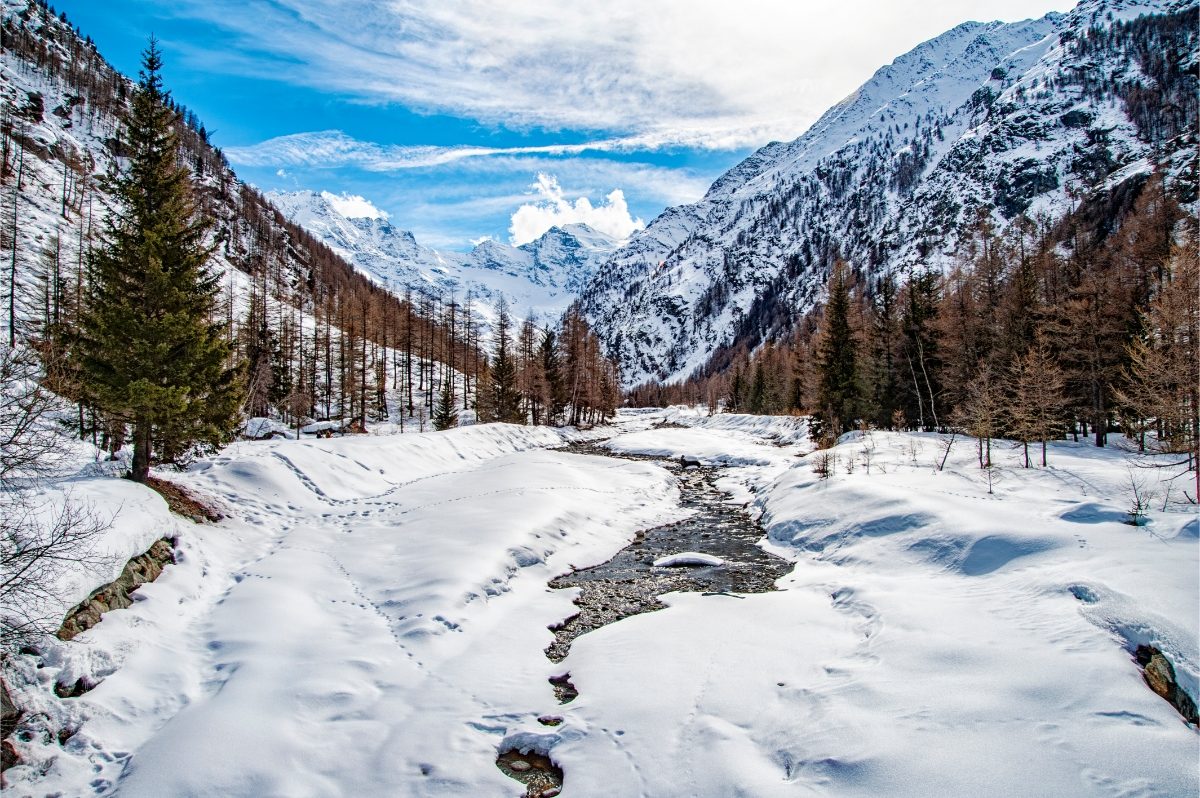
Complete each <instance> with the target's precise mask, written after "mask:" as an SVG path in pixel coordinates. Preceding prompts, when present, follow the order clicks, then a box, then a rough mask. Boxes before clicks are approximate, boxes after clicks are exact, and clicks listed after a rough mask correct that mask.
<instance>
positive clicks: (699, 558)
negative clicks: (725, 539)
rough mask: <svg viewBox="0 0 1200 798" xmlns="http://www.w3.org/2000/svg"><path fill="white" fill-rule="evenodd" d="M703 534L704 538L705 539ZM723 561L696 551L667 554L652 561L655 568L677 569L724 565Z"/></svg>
mask: <svg viewBox="0 0 1200 798" xmlns="http://www.w3.org/2000/svg"><path fill="white" fill-rule="evenodd" d="M707 536H708V535H707V533H705V537H707ZM724 564H725V561H724V560H722V559H721V558H720V557H714V556H712V555H711V554H701V553H700V552H698V551H685V552H681V553H680V554H669V555H667V556H666V557H659V558H658V559H657V560H655V561H654V567H655V568H678V567H680V566H688V565H724Z"/></svg>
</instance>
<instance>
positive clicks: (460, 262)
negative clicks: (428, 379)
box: [267, 191, 621, 321]
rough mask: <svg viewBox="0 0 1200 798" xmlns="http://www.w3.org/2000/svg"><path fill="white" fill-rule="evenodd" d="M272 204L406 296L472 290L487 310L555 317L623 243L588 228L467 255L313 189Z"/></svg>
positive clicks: (273, 195)
mask: <svg viewBox="0 0 1200 798" xmlns="http://www.w3.org/2000/svg"><path fill="white" fill-rule="evenodd" d="M267 199H268V200H270V201H271V203H272V204H273V205H274V206H275V207H277V208H279V209H280V210H281V211H282V212H283V214H284V215H285V216H287V218H288V219H290V220H291V221H293V222H295V223H296V224H298V225H300V226H301V227H303V228H304V229H306V230H308V231H309V232H310V233H312V234H313V235H315V236H316V237H317V238H319V239H320V240H322V241H323V242H325V243H326V244H328V245H329V246H330V247H332V248H333V249H334V250H336V251H337V252H338V253H339V254H341V255H342V256H343V257H344V258H346V259H347V260H348V261H350V262H351V263H353V264H354V265H355V266H356V267H358V269H359V270H361V271H362V272H363V273H364V274H367V275H369V276H370V277H371V278H372V279H374V280H376V281H378V282H380V283H382V284H384V285H387V286H389V287H390V288H392V290H395V291H399V292H403V291H405V290H408V289H411V290H413V291H414V292H418V293H420V292H434V293H436V294H438V295H449V294H452V293H453V294H457V296H458V298H459V299H460V300H461V299H462V298H463V297H464V296H465V294H466V293H467V292H468V291H469V292H471V294H472V295H473V296H475V297H476V298H478V299H480V300H481V301H482V302H483V303H485V304H493V303H494V302H495V301H496V300H497V299H499V298H500V297H504V298H505V299H506V300H507V301H508V304H509V307H510V308H511V309H512V311H513V312H514V313H516V314H518V315H522V316H523V315H525V314H526V313H528V312H529V311H533V312H534V314H535V315H536V316H538V317H539V318H540V319H542V320H544V321H547V320H550V319H552V318H554V317H557V316H558V315H559V314H560V313H561V312H562V311H563V310H565V309H566V307H567V305H569V304H570V303H571V301H572V300H573V299H574V298H575V297H576V296H577V295H578V293H579V292H580V291H581V290H582V289H583V286H584V285H585V284H586V283H587V282H588V280H589V279H590V278H591V277H592V275H593V274H595V272H596V269H597V267H598V266H599V264H600V263H601V262H602V261H604V260H605V259H606V258H607V257H608V256H609V255H611V254H612V253H613V251H615V250H616V249H617V247H618V246H619V245H620V244H621V242H620V241H618V240H616V239H614V238H612V237H611V236H608V235H606V234H604V233H601V232H600V231H598V230H594V229H592V228H591V227H589V226H587V225H586V224H568V225H564V226H563V227H552V228H551V229H550V230H548V231H547V232H546V233H544V234H543V235H542V236H541V237H540V238H538V239H537V240H535V241H531V242H529V243H528V244H522V245H521V246H519V247H511V246H508V245H507V244H502V243H500V242H497V241H492V240H486V241H483V242H481V243H480V244H478V245H477V246H476V247H475V248H474V249H473V250H471V251H470V252H468V253H465V254H464V253H459V252H439V251H437V250H433V249H429V248H427V247H423V246H421V245H420V244H418V243H417V240H416V239H415V238H414V237H413V234H412V233H410V232H408V231H407V230H402V229H400V228H398V227H396V226H394V225H393V224H392V223H391V222H390V221H389V220H388V219H387V217H386V216H383V215H379V214H371V215H367V216H353V215H347V214H348V213H353V211H352V210H347V209H346V208H345V207H342V208H339V203H338V202H337V199H338V198H336V197H333V196H331V195H328V194H325V193H317V192H313V191H293V192H270V193H268V194H267Z"/></svg>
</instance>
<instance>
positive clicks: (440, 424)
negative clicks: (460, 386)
mask: <svg viewBox="0 0 1200 798" xmlns="http://www.w3.org/2000/svg"><path fill="white" fill-rule="evenodd" d="M452 380H453V378H452V377H451V376H450V375H446V378H445V379H444V380H442V392H441V393H440V394H439V395H438V403H437V407H436V408H434V411H433V428H434V429H436V430H446V429H453V428H454V427H457V426H458V400H457V399H455V398H454V386H453V385H452V384H451V383H452Z"/></svg>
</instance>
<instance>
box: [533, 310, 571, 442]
mask: <svg viewBox="0 0 1200 798" xmlns="http://www.w3.org/2000/svg"><path fill="white" fill-rule="evenodd" d="M538 356H539V357H540V358H541V360H542V373H543V374H544V375H545V384H544V389H545V392H546V395H545V396H544V397H543V400H542V402H543V406H544V415H543V418H544V420H545V422H546V424H548V425H550V426H556V425H558V424H561V423H562V416H563V411H564V410H565V409H566V406H567V393H566V386H565V385H564V384H563V376H562V364H561V362H560V361H559V357H558V336H557V335H555V333H554V330H553V329H551V328H549V327H547V328H546V330H545V332H543V333H542V341H541V344H540V345H539V346H538Z"/></svg>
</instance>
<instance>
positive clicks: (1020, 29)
mask: <svg viewBox="0 0 1200 798" xmlns="http://www.w3.org/2000/svg"><path fill="white" fill-rule="evenodd" d="M1151 13H1153V14H1160V15H1168V16H1165V17H1160V18H1159V19H1158V20H1157V21H1156V22H1155V23H1154V24H1150V25H1144V26H1141V27H1138V26H1128V27H1125V28H1121V29H1120V30H1117V29H1115V28H1114V25H1118V24H1119V23H1120V22H1122V21H1123V20H1131V19H1134V18H1136V17H1138V16H1139V15H1142V14H1151ZM1110 31H1116V32H1115V33H1114V34H1112V35H1110V34H1109V32H1110ZM1197 60H1198V51H1197V34H1196V3H1195V0H1083V2H1081V3H1080V4H1079V6H1077V7H1076V8H1075V9H1074V10H1073V11H1071V12H1070V13H1069V14H1066V15H1059V14H1050V15H1047V16H1046V17H1044V18H1042V19H1039V20H1030V21H1025V22H1017V23H1011V24H1004V23H999V22H993V23H977V22H969V23H964V24H963V25H960V26H958V27H957V28H954V29H953V30H951V31H949V32H947V33H945V34H943V35H941V36H939V37H937V38H935V39H933V40H931V41H928V42H926V43H924V44H922V45H920V46H918V47H916V48H915V49H913V50H912V51H911V52H909V53H907V54H905V55H904V56H901V57H900V58H898V59H896V61H895V62H893V63H892V64H889V65H888V66H885V67H883V68H882V69H880V70H879V71H878V72H876V74H875V75H874V77H872V78H871V80H869V81H868V82H867V83H866V84H864V85H863V86H862V87H861V88H860V89H859V90H858V91H856V92H855V93H854V94H852V95H851V96H850V97H848V98H847V99H846V100H844V101H843V102H841V103H839V104H838V105H836V106H835V107H833V108H832V109H830V110H829V111H828V112H827V113H826V114H825V115H824V116H823V117H822V118H821V119H820V120H819V121H818V122H817V123H816V124H814V125H813V126H812V128H810V129H809V130H808V131H807V132H805V133H804V135H802V136H801V137H799V138H798V139H796V140H795V141H792V142H788V143H773V144H769V145H767V146H766V147H764V148H762V149H761V150H759V151H758V152H756V153H755V154H754V155H752V156H750V157H749V158H747V159H746V160H745V161H744V162H743V163H741V164H739V165H738V166H736V167H734V168H733V169H731V170H730V171H729V172H728V173H726V174H725V175H724V176H722V177H721V178H720V179H719V180H717V181H716V182H715V183H714V184H713V186H712V187H711V188H710V189H709V191H708V193H707V194H706V196H705V197H704V198H703V199H702V200H700V201H699V202H697V203H695V204H694V205H689V206H682V207H678V208H671V209H668V210H667V211H666V212H664V213H663V214H662V215H661V216H660V217H659V218H658V219H656V220H655V221H654V222H653V223H652V224H650V225H649V226H648V227H647V228H646V229H645V230H644V231H642V232H640V233H638V234H636V235H635V236H634V237H633V238H632V240H631V241H630V242H629V243H628V244H627V245H625V246H624V247H622V248H621V249H620V250H619V251H618V252H617V253H616V254H615V255H614V256H613V258H612V259H611V260H610V261H609V262H608V263H607V264H605V266H604V268H603V269H602V270H601V271H600V272H599V274H598V276H597V277H596V278H595V279H594V280H593V281H592V283H591V284H590V285H589V286H588V288H587V289H586V291H585V292H584V296H583V301H584V307H585V310H586V312H587V313H588V315H589V317H590V319H591V320H592V321H593V323H594V326H595V327H596V329H597V330H599V331H600V332H601V333H602V334H603V335H605V336H606V337H607V341H608V344H609V346H610V348H611V349H612V350H613V352H614V353H615V354H617V355H618V356H619V357H620V360H621V363H622V368H623V375H624V377H625V379H626V382H627V383H628V384H636V383H638V382H640V381H643V380H646V379H650V378H658V379H678V378H681V377H686V376H687V375H688V374H690V373H691V372H692V371H693V370H694V369H696V368H697V367H698V366H701V365H702V364H704V363H705V362H706V360H707V359H708V357H709V355H711V353H712V352H713V351H714V349H716V348H717V347H718V346H720V345H722V344H728V343H731V342H732V341H733V340H734V339H735V338H737V339H739V340H742V341H745V342H747V343H748V344H750V345H753V344H754V343H756V342H757V340H758V339H759V338H760V337H761V336H762V335H763V334H765V333H767V332H769V331H771V332H779V331H781V330H782V331H786V328H787V326H788V324H789V323H790V322H792V321H794V320H795V319H797V318H798V316H799V315H800V314H802V313H803V312H804V311H806V310H808V309H809V308H811V307H812V306H813V305H814V304H815V303H816V302H817V301H818V300H819V299H820V293H821V290H822V285H823V282H824V278H825V275H826V273H827V270H828V267H829V265H830V264H831V262H832V260H833V259H834V258H836V257H838V256H839V255H840V256H841V257H844V258H846V259H848V260H849V261H850V262H851V263H852V264H853V265H854V266H855V267H857V268H860V269H862V270H864V271H865V272H867V273H868V274H879V273H881V272H884V271H891V270H898V271H901V272H903V271H904V270H907V269H909V268H912V267H915V266H933V267H937V268H943V269H944V268H947V267H948V266H950V265H951V264H953V263H954V262H955V259H956V258H957V257H959V256H960V255H961V252H960V247H959V244H960V242H961V241H962V239H963V237H964V236H965V235H966V234H968V233H969V231H970V230H971V229H972V227H973V225H975V223H976V220H977V218H978V215H979V213H980V212H981V211H982V212H983V213H984V214H985V216H987V217H988V218H989V219H990V221H991V223H992V224H994V225H995V226H996V228H998V229H1001V230H1003V229H1004V228H1005V227H1006V226H1007V225H1008V224H1009V223H1010V222H1012V221H1013V220H1014V219H1016V218H1018V217H1019V216H1020V215H1022V214H1024V215H1027V216H1029V217H1031V218H1038V217H1046V218H1057V217H1060V216H1062V214H1063V213H1065V212H1066V211H1067V210H1068V209H1069V208H1070V207H1071V205H1072V203H1073V202H1077V199H1073V198H1077V197H1079V196H1088V195H1089V193H1090V192H1092V191H1094V190H1098V189H1102V188H1111V187H1112V186H1113V185H1114V184H1116V183H1119V182H1121V181H1124V180H1127V179H1131V178H1133V179H1141V178H1144V176H1145V174H1146V173H1148V172H1149V171H1150V170H1151V169H1152V168H1153V167H1154V166H1155V165H1160V164H1161V165H1163V166H1164V167H1165V168H1166V169H1167V171H1168V174H1169V175H1171V176H1173V177H1180V176H1183V177H1185V178H1186V176H1187V175H1188V174H1189V169H1190V165H1191V164H1194V157H1195V143H1196V138H1195V105H1194V103H1191V104H1189V103H1188V102H1187V100H1186V98H1187V97H1189V96H1191V97H1194V95H1195V92H1196V78H1195V67H1196V64H1197ZM1147 89H1150V90H1153V91H1154V92H1157V94H1158V95H1159V96H1160V97H1162V98H1164V100H1163V103H1162V105H1163V107H1156V106H1153V105H1149V106H1148V105H1146V104H1145V103H1144V97H1145V94H1146V90H1147ZM1168 97H1169V98H1177V99H1178V100H1179V106H1177V107H1178V108H1179V109H1180V110H1179V113H1175V112H1173V111H1170V109H1169V108H1166V106H1169V105H1170V102H1171V101H1173V100H1170V101H1168V100H1167V99H1166V98H1168ZM1185 107H1190V108H1191V110H1190V111H1187V110H1184V108H1185ZM1164 108H1165V110H1164ZM1185 182H1186V181H1185ZM1176 190H1177V191H1178V192H1179V193H1180V194H1181V195H1183V197H1184V199H1185V200H1186V201H1194V199H1195V197H1194V186H1190V185H1182V186H1176Z"/></svg>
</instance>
